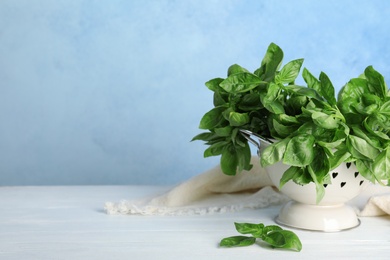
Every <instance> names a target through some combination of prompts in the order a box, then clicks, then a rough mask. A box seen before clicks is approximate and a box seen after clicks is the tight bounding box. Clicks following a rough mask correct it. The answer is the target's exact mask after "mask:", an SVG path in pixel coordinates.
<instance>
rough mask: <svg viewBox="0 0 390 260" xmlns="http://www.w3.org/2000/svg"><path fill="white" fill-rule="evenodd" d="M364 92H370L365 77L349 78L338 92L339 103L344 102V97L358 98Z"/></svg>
mask: <svg viewBox="0 0 390 260" xmlns="http://www.w3.org/2000/svg"><path fill="white" fill-rule="evenodd" d="M365 93H370V90H369V89H368V82H367V80H366V79H362V78H354V79H351V80H350V81H349V82H348V83H347V84H345V85H344V87H342V88H341V90H340V91H339V94H338V98H337V99H338V103H339V105H340V104H342V103H344V101H345V100H346V99H352V100H355V101H357V100H359V98H361V97H362V96H363V95H364V94H365Z"/></svg>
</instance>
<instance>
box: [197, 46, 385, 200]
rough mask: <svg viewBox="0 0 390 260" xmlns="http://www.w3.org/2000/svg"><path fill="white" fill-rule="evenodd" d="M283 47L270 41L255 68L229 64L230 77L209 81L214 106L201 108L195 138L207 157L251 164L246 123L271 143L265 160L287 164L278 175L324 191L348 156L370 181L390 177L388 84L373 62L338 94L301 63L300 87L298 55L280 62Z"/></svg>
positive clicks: (233, 170) (244, 166)
mask: <svg viewBox="0 0 390 260" xmlns="http://www.w3.org/2000/svg"><path fill="white" fill-rule="evenodd" d="M282 59H283V51H282V49H281V48H280V47H279V46H277V45H276V44H274V43H271V44H270V45H269V47H268V49H267V51H266V53H265V55H264V58H263V60H262V61H261V64H260V67H259V68H258V69H256V70H255V71H254V72H253V73H251V72H250V71H249V70H247V69H245V68H243V67H241V66H239V65H237V64H234V65H232V66H230V67H229V69H228V75H227V78H225V79H223V78H215V79H212V80H210V81H208V82H206V86H207V88H208V89H210V90H211V91H213V92H214V101H213V102H214V108H213V109H211V110H210V111H209V112H207V113H205V115H204V116H203V117H202V119H201V122H200V125H199V127H200V129H204V130H207V132H205V133H201V134H199V135H197V136H195V137H194V138H193V140H202V141H204V142H205V144H206V145H208V146H209V147H208V148H207V149H206V150H205V153H204V157H209V156H221V161H220V162H221V168H222V171H223V172H224V173H225V174H227V175H235V174H237V173H239V172H240V171H242V170H248V169H250V168H251V165H250V157H251V151H250V147H249V145H248V141H247V140H246V139H245V138H244V137H243V136H242V135H241V134H240V133H239V130H240V129H245V130H249V131H251V132H253V133H256V134H258V135H260V136H263V137H265V138H268V139H273V140H275V142H274V143H273V144H272V145H270V146H268V147H267V148H266V149H264V151H263V152H262V154H261V158H260V163H261V165H262V166H264V167H265V166H269V165H273V164H275V163H277V162H279V161H281V162H283V163H284V164H287V165H289V166H290V168H289V169H288V170H287V171H286V172H285V173H284V175H283V178H282V179H281V182H280V186H281V187H282V186H283V185H284V184H285V183H286V182H288V181H294V182H295V183H298V184H301V185H305V184H307V183H310V182H313V183H315V185H316V187H317V201H320V199H321V198H322V196H323V195H324V192H325V190H324V188H323V184H326V183H328V182H329V174H328V172H329V171H330V170H332V169H334V168H336V167H337V166H339V165H340V164H341V163H342V162H353V163H355V164H356V166H357V168H358V170H359V172H360V173H361V174H362V176H364V177H365V178H366V179H368V180H370V181H372V182H379V183H382V182H385V181H389V180H390V171H389V169H390V148H389V144H390V91H389V89H388V87H387V85H386V82H385V80H384V77H383V76H382V75H381V74H380V73H379V72H377V71H376V70H375V69H374V68H373V67H372V66H368V67H367V68H366V69H365V70H364V73H363V74H362V75H361V76H359V77H357V78H353V79H351V80H350V81H349V82H348V83H347V84H345V85H344V86H343V87H342V88H341V90H340V91H339V93H337V99H336V96H335V94H336V93H335V90H334V87H333V84H332V82H331V80H330V79H329V77H328V76H327V75H326V74H325V73H324V72H321V73H320V75H319V77H318V78H316V77H315V76H313V75H312V74H311V73H310V72H309V70H308V69H306V68H304V69H303V72H302V77H303V79H304V81H305V82H306V84H307V86H298V85H296V84H295V80H296V78H297V77H298V75H299V72H300V69H301V67H302V63H303V59H296V60H293V61H290V62H288V63H287V64H285V65H284V66H282Z"/></svg>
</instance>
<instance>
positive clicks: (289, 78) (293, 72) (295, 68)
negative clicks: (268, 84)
mask: <svg viewBox="0 0 390 260" xmlns="http://www.w3.org/2000/svg"><path fill="white" fill-rule="evenodd" d="M302 63H303V59H297V60H293V61H290V62H288V63H287V64H286V65H284V66H283V68H282V69H281V70H280V72H279V73H278V74H277V75H276V77H275V82H276V83H281V84H288V83H292V82H294V81H295V79H296V78H297V76H298V74H299V71H300V69H301V66H302Z"/></svg>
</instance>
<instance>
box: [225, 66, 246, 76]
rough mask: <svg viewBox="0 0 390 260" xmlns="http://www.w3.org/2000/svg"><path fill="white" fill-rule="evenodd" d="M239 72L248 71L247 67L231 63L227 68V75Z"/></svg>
mask: <svg viewBox="0 0 390 260" xmlns="http://www.w3.org/2000/svg"><path fill="white" fill-rule="evenodd" d="M240 72H248V73H249V71H248V70H247V69H245V68H243V67H241V66H240V65H238V64H233V65H232V66H230V67H229V69H228V76H230V75H233V74H237V73H240Z"/></svg>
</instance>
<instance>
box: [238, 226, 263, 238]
mask: <svg viewBox="0 0 390 260" xmlns="http://www.w3.org/2000/svg"><path fill="white" fill-rule="evenodd" d="M234 225H235V227H236V230H237V231H238V233H241V234H244V235H245V234H251V235H252V236H254V237H256V238H259V237H261V236H262V235H263V230H264V224H262V223H260V224H252V223H234Z"/></svg>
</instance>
